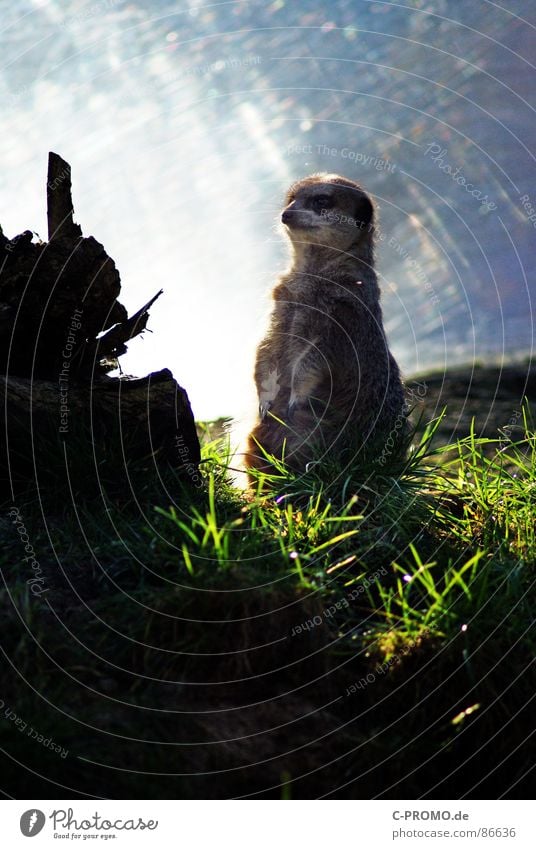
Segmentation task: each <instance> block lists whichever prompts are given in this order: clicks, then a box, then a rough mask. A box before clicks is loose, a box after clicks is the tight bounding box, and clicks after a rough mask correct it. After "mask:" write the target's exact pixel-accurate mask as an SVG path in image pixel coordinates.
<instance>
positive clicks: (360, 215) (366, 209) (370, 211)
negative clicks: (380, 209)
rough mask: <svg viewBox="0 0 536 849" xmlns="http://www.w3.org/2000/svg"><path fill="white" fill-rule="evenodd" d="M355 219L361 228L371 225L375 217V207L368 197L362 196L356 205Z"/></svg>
mask: <svg viewBox="0 0 536 849" xmlns="http://www.w3.org/2000/svg"><path fill="white" fill-rule="evenodd" d="M354 215H355V220H356V222H357V223H358V224H359V226H360V228H361V229H363V228H365V227H369V226H370V224H372V221H373V219H374V207H373V205H372V201H371V200H370V199H369V198H368V197H366V196H365V197H360V198H359V200H358V201H357V203H356V207H355V213H354Z"/></svg>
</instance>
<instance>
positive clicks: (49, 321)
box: [0, 153, 200, 484]
mask: <svg viewBox="0 0 536 849" xmlns="http://www.w3.org/2000/svg"><path fill="white" fill-rule="evenodd" d="M47 218H48V235H49V242H47V243H45V242H38V243H34V242H33V234H32V232H31V231H29V230H26V231H25V232H24V233H21V234H20V235H19V236H16V237H15V238H13V239H9V238H8V237H7V236H6V235H5V234H4V233H2V231H1V229H0V375H1V374H3V375H5V377H3V378H2V379H1V386H0V395H1V396H2V402H3V404H4V407H3V409H4V410H5V417H6V422H5V430H4V432H5V434H6V443H5V445H3V446H2V445H1V444H0V450H1V458H0V479H3V481H4V483H5V482H6V481H7V480H8V479H10V478H11V477H12V473H13V472H15V473H16V474H15V477H17V476H18V478H19V479H20V478H21V477H22V479H23V480H24V476H25V475H27V474H30V473H31V472H32V470H33V469H34V468H35V469H36V470H37V467H38V465H39V463H41V464H42V465H43V464H44V466H45V467H46V463H47V444H49V445H56V447H58V445H61V444H63V443H62V440H63V441H64V442H67V443H68V444H69V445H70V446H71V450H73V451H76V450H79V451H81V452H82V457H85V456H86V454H85V452H86V451H87V457H90V456H91V457H92V456H95V457H97V456H103V457H106V458H107V459H106V461H105V462H106V463H109V461H110V460H113V463H118V467H119V468H121V467H122V465H123V461H124V463H126V464H128V462H129V461H130V460H134V459H139V458H140V457H153V458H155V459H156V458H158V460H159V461H161V460H162V461H164V462H165V463H170V464H171V465H172V466H173V467H174V468H175V469H176V470H178V471H182V473H183V475H184V476H185V477H186V478H191V479H193V478H194V477H195V478H196V484H198V483H200V477H199V475H198V471H197V464H198V462H199V455H200V452H199V441H198V438H197V433H196V429H195V422H194V417H193V414H192V410H191V408H190V403H189V401H188V396H187V394H186V392H185V391H184V389H182V388H181V387H180V386H179V385H178V384H177V383H176V381H175V380H174V379H173V376H172V374H171V372H169V371H168V370H167V369H165V370H163V371H161V372H156V373H154V374H150V375H148V376H147V377H144V378H139V379H135V380H131V379H127V378H110V377H108V376H107V372H108V371H110V370H111V369H112V368H114V367H115V366H116V365H117V359H118V357H120V356H121V355H122V354H124V353H125V351H126V343H127V342H128V341H129V340H130V339H132V338H134V337H135V336H137V335H138V334H139V333H141V332H142V331H143V330H145V328H146V325H147V319H148V316H149V314H148V310H149V308H150V307H151V306H152V304H153V303H154V302H155V301H156V299H157V298H158V297H160V295H161V294H162V290H160V291H159V292H158V293H157V294H156V295H155V296H154V297H153V298H151V300H150V301H149V302H148V303H146V304H145V305H144V306H143V307H142V308H141V309H140V310H138V311H137V312H136V313H135V314H134V315H133V316H131V317H130V318H129V317H128V314H127V311H126V309H125V307H124V306H123V305H122V304H121V303H120V302H119V301H118V300H117V298H118V296H119V293H120V290H121V282H120V277H119V272H118V271H117V269H116V267H115V263H114V261H113V260H112V259H111V257H109V256H108V255H107V253H106V251H105V250H104V248H103V246H102V245H101V244H100V243H99V242H97V241H96V239H94V238H93V237H92V236H89V237H87V238H83V236H82V230H81V228H80V227H79V225H78V224H75V223H74V221H73V204H72V197H71V168H70V165H69V164H68V163H67V162H65V160H64V159H62V158H61V157H60V156H58V154H55V153H50V154H49V163H48V178H47ZM75 431H76V433H75V435H74V437H73V439H72V440H71V441H70V442H69V439H70V437H71V435H73V433H74V432H75ZM44 434H47V436H46V438H45V436H44ZM47 440H48V443H47ZM76 446H78V449H76Z"/></svg>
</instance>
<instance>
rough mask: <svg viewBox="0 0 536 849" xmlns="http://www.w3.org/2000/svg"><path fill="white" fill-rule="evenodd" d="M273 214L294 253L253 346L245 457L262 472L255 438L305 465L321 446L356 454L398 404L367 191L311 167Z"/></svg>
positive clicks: (387, 425)
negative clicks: (254, 394)
mask: <svg viewBox="0 0 536 849" xmlns="http://www.w3.org/2000/svg"><path fill="white" fill-rule="evenodd" d="M282 221H283V224H284V225H285V228H286V230H287V233H288V236H289V238H290V240H291V244H292V247H293V251H294V257H293V263H292V267H291V268H290V270H289V271H288V272H287V273H286V274H284V275H283V276H282V278H281V279H280V280H279V282H278V284H277V285H276V287H275V288H274V291H273V299H274V309H273V312H272V316H271V322H270V328H269V330H268V333H267V335H266V337H265V338H264V340H263V341H262V342H261V344H260V345H259V347H258V350H257V359H256V365H255V382H256V385H257V391H258V394H259V407H260V412H259V419H258V421H257V424H256V425H255V427H254V429H253V431H252V432H251V434H250V436H249V440H248V448H247V455H246V465H247V466H248V467H250V468H251V467H253V468H256V469H260V470H262V471H266V472H269V471H273V469H272V470H271V469H270V466H269V464H268V463H267V462H266V459H265V458H264V457H263V455H262V451H260V449H259V444H260V445H262V446H263V448H264V449H265V451H266V452H268V453H269V454H274V455H275V456H276V457H278V458H281V457H282V456H283V455H284V459H285V462H286V463H287V464H288V465H289V466H290V467H291V468H294V469H296V470H297V471H304V470H305V467H306V464H307V463H308V462H310V461H311V460H318V459H320V458H321V456H322V455H323V454H324V452H327V453H329V454H332V453H333V452H334V451H340V450H342V449H343V448H345V447H346V448H350V449H351V450H352V453H357V451H358V450H359V448H360V447H363V446H364V445H365V444H366V443H367V441H370V440H372V439H373V438H374V437H375V436H377V435H378V434H379V433H387V432H389V430H390V429H392V428H393V427H394V426H395V424H396V420H397V418H400V416H402V415H403V410H404V392H403V387H402V382H401V379H400V373H399V370H398V366H397V364H396V362H395V360H394V358H393V356H392V354H391V353H390V351H389V348H388V346H387V341H386V338H385V333H384V329H383V320H382V312H381V307H380V290H379V286H378V281H377V278H376V273H375V271H374V244H373V241H374V224H375V212H374V207H373V204H372V201H371V199H370V198H369V197H368V195H367V194H366V193H365V192H364V191H363V189H362V188H361V187H360V186H359V185H358V184H357V183H354V182H353V181H352V180H347V179H345V178H343V177H339V176H337V175H331V174H317V175H313V176H311V177H307V178H306V179H304V180H301V181H299V182H297V183H295V184H294V185H293V186H291V188H290V189H289V191H288V193H287V197H286V205H285V208H284V210H283V214H282Z"/></svg>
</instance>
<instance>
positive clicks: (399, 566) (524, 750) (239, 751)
mask: <svg viewBox="0 0 536 849" xmlns="http://www.w3.org/2000/svg"><path fill="white" fill-rule="evenodd" d="M438 425H439V421H438V420H436V421H435V422H432V423H431V424H430V425H429V426H428V428H427V429H425V431H424V433H423V434H422V436H421V437H420V440H419V441H418V444H417V445H416V446H415V447H414V448H413V450H412V451H411V452H410V453H409V455H408V457H407V458H405V457H404V456H403V455H402V454H398V455H397V456H392V457H390V458H389V462H388V463H383V464H380V465H379V464H377V463H374V461H373V460H371V462H370V463H367V464H361V465H360V466H359V467H355V466H353V465H352V464H351V463H348V462H347V463H346V464H339V465H337V464H335V463H333V462H330V463H329V464H328V463H324V464H322V465H320V464H317V465H314V466H312V467H311V469H310V470H309V472H308V473H307V474H305V475H303V476H296V475H292V474H291V473H289V472H288V471H287V470H286V469H285V468H283V467H280V468H279V469H278V470H277V475H276V477H275V479H274V480H273V481H272V489H271V490H266V489H263V488H262V487H260V488H259V492H258V493H257V494H256V495H254V496H252V495H246V494H245V493H244V492H241V491H239V490H236V489H234V488H233V486H232V485H231V483H230V481H229V477H228V473H227V470H228V467H229V464H230V462H231V460H230V456H229V451H228V446H227V445H226V444H225V441H223V440H220V441H219V442H212V443H208V444H207V445H205V446H204V449H203V462H202V469H203V477H204V483H205V485H204V488H203V489H202V490H199V489H188V486H187V485H185V484H184V483H181V482H180V481H179V480H178V479H177V477H176V475H175V473H174V472H173V470H171V469H168V470H163V469H161V468H159V470H158V475H156V474H153V471H154V469H152V467H151V463H150V459H147V458H145V460H144V461H140V463H138V464H137V465H136V464H134V465H133V467H132V468H130V469H129V474H128V488H127V489H126V490H125V489H124V488H122V487H119V486H118V477H117V470H114V469H113V468H110V469H109V470H108V469H107V467H106V465H105V464H101V465H100V467H99V468H98V469H93V468H92V467H91V463H90V462H88V463H87V465H86V468H85V469H84V463H83V460H84V450H83V446H81V445H80V444H78V445H71V446H67V455H69V451H70V455H69V456H72V458H73V463H72V465H71V467H70V468H72V469H74V471H73V472H72V473H71V476H70V478H69V481H68V482H67V483H66V484H65V482H64V483H63V484H62V480H63V479H62V473H61V468H62V467H61V465H60V463H59V462H58V464H57V466H56V467H55V472H54V488H53V491H51V488H50V487H47V486H46V480H47V478H45V479H43V477H42V476H41V477H40V479H39V480H40V486H39V490H38V491H37V490H35V489H34V491H33V492H30V491H26V492H25V493H24V494H20V495H18V496H17V497H16V505H17V507H18V508H19V509H20V514H21V516H22V517H23V520H24V525H25V528H26V529H27V531H28V536H29V538H30V541H31V545H32V547H33V549H34V551H35V554H36V557H37V559H38V561H39V565H40V568H41V570H42V575H43V576H44V581H45V586H46V587H47V589H48V592H47V593H46V594H45V595H43V596H41V597H34V596H32V594H31V592H30V590H29V587H28V584H27V579H28V576H29V575H31V572H30V569H29V566H28V564H25V563H24V562H23V561H22V557H23V556H24V552H23V547H22V546H21V542H20V540H19V538H18V534H17V533H16V528H15V527H14V525H13V522H12V521H11V519H10V517H9V515H8V514H7V512H6V511H7V509H8V507H9V505H7V504H6V509H5V510H4V512H3V516H4V523H3V528H2V531H3V534H2V537H3V542H4V546H3V553H2V555H1V557H2V560H1V563H2V576H3V581H4V585H3V589H2V595H3V599H2V601H3V611H4V613H3V623H4V624H3V629H2V646H1V648H2V653H3V658H4V662H3V664H2V671H1V672H0V693H1V694H2V695H1V696H0V698H1V699H2V700H3V701H4V703H5V707H4V708H3V709H2V710H0V745H1V746H2V748H3V749H4V750H5V752H6V754H5V765H6V770H7V772H6V775H7V778H5V779H4V782H3V785H4V792H6V793H8V794H10V795H13V796H19V797H20V796H21V795H24V794H26V796H25V798H27V797H28V795H33V796H37V795H38V794H40V795H41V797H42V798H55V797H57V796H58V794H59V793H60V792H63V793H64V794H66V797H67V798H70V797H72V796H76V795H83V794H88V795H95V796H106V797H116V798H122V797H125V798H159V797H163V798H173V797H184V798H227V797H230V796H250V795H257V796H265V797H276V798H286V799H288V798H311V797H318V796H335V797H340V798H343V797H351V798H371V797H375V796H381V797H384V798H417V797H420V796H425V797H426V796H427V797H429V798H459V797H461V796H464V795H467V796H469V797H473V798H479V797H480V798H495V797H498V796H501V795H506V796H511V797H515V796H516V795H517V794H519V795H521V796H522V795H523V790H524V789H525V790H526V783H525V782H526V781H527V780H528V778H527V776H528V771H529V770H530V768H531V765H532V758H531V755H530V749H529V746H528V745H527V741H528V739H529V737H530V734H531V733H532V730H533V727H534V726H533V721H532V713H533V711H531V704H530V703H531V699H532V695H533V692H532V690H533V687H532V684H531V678H530V669H531V663H532V659H533V657H534V642H535V639H534V632H533V630H531V626H532V623H533V619H534V614H533V611H534V594H533V592H532V590H533V582H534V574H533V573H534V563H535V562H536V541H535V536H534V518H535V513H536V510H535V501H536V472H535V456H536V440H535V436H534V432H533V429H532V425H531V423H530V422H529V421H528V418H527V417H526V418H525V429H524V434H523V436H522V438H519V439H518V440H517V441H515V442H508V443H507V444H506V445H505V444H504V443H499V441H497V443H496V444H495V443H493V442H492V441H490V440H478V439H476V438H475V436H474V434H471V435H469V436H468V437H467V438H466V439H463V440H461V441H459V442H457V443H455V444H454V445H450V446H445V445H439V446H437V447H435V443H434V434H436V433H437V428H438ZM48 450H49V449H48ZM62 450H63V448H62ZM49 455H50V450H49ZM67 455H66V456H67ZM69 456H67V464H68V465H69ZM75 461H76V462H75ZM50 464H51V462H50V460H49V465H50ZM52 465H53V464H52ZM88 480H91V485H88V484H87V481H88ZM43 481H44V482H43ZM260 483H261V484H263V483H264V484H265V483H266V481H264V482H263V481H261V482H260ZM86 489H87V491H88V492H89V493H90V497H86V494H85V492H86ZM6 708H8V709H10V710H11V712H12V713H13V712H14V713H15V714H16V715H17V717H19V718H20V719H21V722H24V723H26V725H27V726H28V727H30V725H33V727H34V728H35V729H36V731H39V733H41V734H43V735H44V736H45V738H47V737H51V738H52V739H53V740H54V742H55V743H58V744H61V746H63V747H64V749H67V750H68V752H69V753H68V755H67V756H66V757H65V758H60V756H59V755H58V754H56V753H55V752H53V751H51V750H49V749H48V748H45V747H44V746H43V745H40V744H39V743H37V742H35V741H34V740H33V739H31V738H30V737H29V736H28V735H27V734H26V733H25V732H21V730H20V728H17V727H16V725H15V720H14V719H12V718H11V719H10V718H8V717H6V715H5V710H6ZM20 724H21V723H19V726H20ZM80 759H81V760H80ZM58 784H59V785H60V786H58ZM61 787H64V788H67V789H66V790H61V789H60V788H61Z"/></svg>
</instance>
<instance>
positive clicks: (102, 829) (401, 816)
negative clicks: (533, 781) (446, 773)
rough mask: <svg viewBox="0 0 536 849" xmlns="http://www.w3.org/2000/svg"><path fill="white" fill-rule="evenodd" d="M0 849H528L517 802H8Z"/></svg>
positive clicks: (530, 838)
mask: <svg viewBox="0 0 536 849" xmlns="http://www.w3.org/2000/svg"><path fill="white" fill-rule="evenodd" d="M0 824H1V826H2V829H1V845H2V846H5V847H6V849H11V847H16V846H26V847H28V845H32V846H35V847H36V849H37V847H45V846H53V845H54V846H56V847H57V846H61V845H66V843H67V841H69V842H70V843H78V844H79V845H82V844H83V845H86V846H87V845H93V846H95V845H97V846H103V845H108V846H110V845H111V846H117V847H125V849H127V847H128V846H147V847H151V846H154V847H162V846H163V847H168V846H173V847H182V846H184V847H187V849H216V848H217V849H220V847H223V849H227V847H229V848H230V849H252V847H254V849H292V847H296V849H298V847H299V849H301V848H302V847H307V849H317V847H318V849H326V847H344V849H354V847H355V849H361V847H365V846H366V847H373V849H386V847H397V846H399V847H422V849H433V847H438V849H439V847H447V846H448V847H450V849H456V847H460V849H461V847H466V846H469V845H471V847H472V849H489V848H490V847H505V849H506V847H508V849H534V847H535V846H536V829H535V827H534V814H533V809H532V806H531V803H529V802H523V801H501V802H497V801H468V802H465V801H461V802H452V801H430V802H414V801H393V802H391V801H361V800H348V801H342V800H334V801H323V800H319V801H297V802H294V803H292V802H289V803H285V802H283V801H272V800H265V801H259V800H255V801H245V800H243V801H233V800H230V801H200V800H195V801H190V800H188V801H176V800H141V801H138V800H136V801H122V800H117V801H113V800H105V801H101V800H93V801H87V800H81V801H78V800H76V801H52V802H51V801H48V800H47V801H36V800H33V801H28V800H27V801H24V800H23V801H11V800H10V801H5V802H3V803H2V804H1V805H0ZM32 838H35V844H29V843H28V841H29V840H30V839H32Z"/></svg>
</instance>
